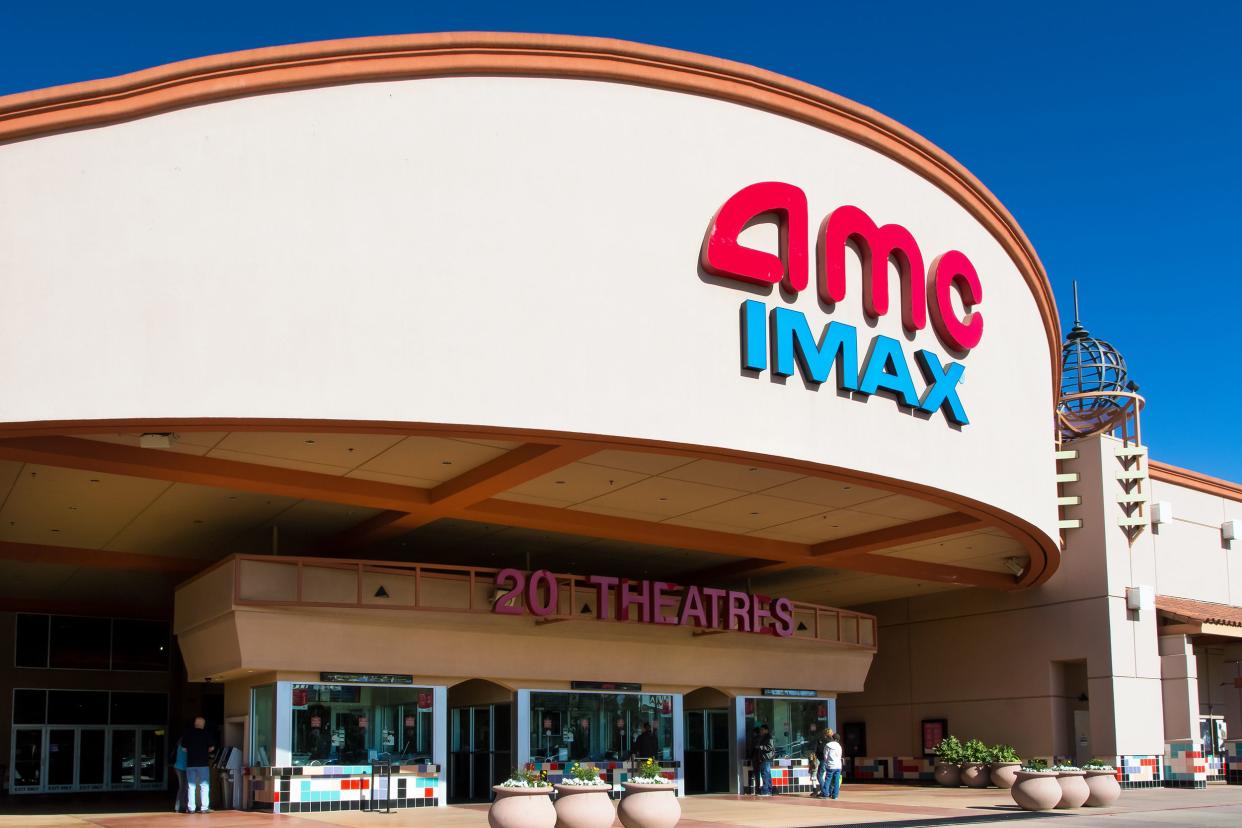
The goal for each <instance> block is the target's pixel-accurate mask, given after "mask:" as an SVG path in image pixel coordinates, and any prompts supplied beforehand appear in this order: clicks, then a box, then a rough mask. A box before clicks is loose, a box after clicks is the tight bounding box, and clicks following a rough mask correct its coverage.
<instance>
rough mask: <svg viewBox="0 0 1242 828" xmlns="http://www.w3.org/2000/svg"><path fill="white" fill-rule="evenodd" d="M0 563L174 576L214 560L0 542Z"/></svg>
mask: <svg viewBox="0 0 1242 828" xmlns="http://www.w3.org/2000/svg"><path fill="white" fill-rule="evenodd" d="M0 560H3V561H20V562H22V563H30V564H50V565H53V566H79V567H91V568H95V569H123V570H126V571H127V572H158V573H161V574H164V575H169V576H171V577H177V578H180V577H184V576H186V575H193V574H194V573H195V572H198V571H199V570H200V569H205V568H206V567H208V566H210V565H211V562H210V561H200V560H192V559H188V558H174V557H171V556H168V555H139V554H135V553H133V552H113V551H110V550H106V549H82V548H80V547H76V546H45V545H43V544H39V543H13V542H11V541H0Z"/></svg>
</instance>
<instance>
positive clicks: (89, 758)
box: [78, 727, 108, 791]
mask: <svg viewBox="0 0 1242 828" xmlns="http://www.w3.org/2000/svg"><path fill="white" fill-rule="evenodd" d="M106 743H107V731H106V730H104V728H102V727H84V728H81V729H80V730H79V731H78V790H79V791H102V790H103V788H104V768H105V766H106V765H107V764H108V763H107V759H106V755H107V748H106Z"/></svg>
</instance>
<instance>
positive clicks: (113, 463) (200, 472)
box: [0, 437, 430, 513]
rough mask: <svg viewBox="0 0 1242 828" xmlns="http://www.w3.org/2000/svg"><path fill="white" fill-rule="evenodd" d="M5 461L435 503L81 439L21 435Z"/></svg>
mask: <svg viewBox="0 0 1242 828" xmlns="http://www.w3.org/2000/svg"><path fill="white" fill-rule="evenodd" d="M0 460H16V461H18V462H22V463H37V464H40V465H44V466H60V467H63V468H69V469H83V470H85V471H93V472H102V473H104V474H120V475H127V476H130V477H145V478H148V479H151V480H167V481H169V482H171V483H194V484H197V485H200V486H216V487H218V488H221V489H233V490H236V491H242V492H258V493H260V494H268V495H279V496H283V497H294V498H298V499H300V500H322V501H326V502H328V503H345V504H349V505H353V506H362V507H366V508H370V509H395V510H400V511H402V512H410V513H413V512H417V511H419V510H420V509H423V508H425V507H426V506H427V505H428V504H429V503H430V495H429V492H428V490H427V489H420V488H417V487H415V486H398V485H396V484H393V483H378V482H375V481H371V480H356V479H354V478H352V477H338V476H336V475H331V474H319V473H317V472H306V471H299V470H297V469H285V468H280V467H279V466H264V465H260V464H258V463H240V462H238V461H236V460H218V459H216V458H214V457H199V456H197V455H193V454H179V453H177V452H172V451H161V450H160V449H143V448H134V447H132V446H118V445H115V444H113V443H101V442H99V441H97V440H83V439H81V438H78V437H18V438H12V439H8V440H0Z"/></svg>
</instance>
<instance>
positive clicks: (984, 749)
mask: <svg viewBox="0 0 1242 828" xmlns="http://www.w3.org/2000/svg"><path fill="white" fill-rule="evenodd" d="M990 754H991V751H989V750H988V746H987V745H985V744H984V743H983V742H980V741H979V740H978V739H969V740H967V742H966V744H964V745H962V761H963V762H986V761H988V756H989V755H990Z"/></svg>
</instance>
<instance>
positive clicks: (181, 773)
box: [172, 739, 186, 814]
mask: <svg viewBox="0 0 1242 828" xmlns="http://www.w3.org/2000/svg"><path fill="white" fill-rule="evenodd" d="M185 762H186V749H185V746H184V745H182V744H181V740H180V739H178V740H177V745H176V747H174V748H173V755H172V767H173V772H174V773H176V774H177V801H176V802H174V803H173V811H175V812H176V813H178V814H180V813H183V812H184V811H185V803H186V799H185V797H186V785H185V767H186V765H185Z"/></svg>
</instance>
